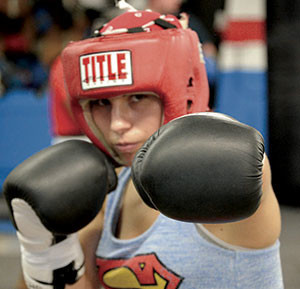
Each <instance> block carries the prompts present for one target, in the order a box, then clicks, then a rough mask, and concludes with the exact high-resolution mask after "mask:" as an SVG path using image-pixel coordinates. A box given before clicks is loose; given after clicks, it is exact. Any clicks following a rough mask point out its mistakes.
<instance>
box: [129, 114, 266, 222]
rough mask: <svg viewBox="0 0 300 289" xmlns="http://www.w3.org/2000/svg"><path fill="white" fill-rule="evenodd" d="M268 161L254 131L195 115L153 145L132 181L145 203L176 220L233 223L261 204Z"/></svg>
mask: <svg viewBox="0 0 300 289" xmlns="http://www.w3.org/2000/svg"><path fill="white" fill-rule="evenodd" d="M263 159H264V142H263V138H262V136H261V134H260V133H259V132H258V131H257V130H255V129H254V128H252V127H250V126H248V125H245V124H242V123H240V122H238V121H236V120H233V119H232V118H230V117H228V116H226V115H223V114H220V113H197V114H189V115H186V116H183V117H180V118H177V119H174V120H172V121H170V122H169V123H167V124H166V125H164V126H162V127H161V128H160V129H159V130H158V131H157V132H156V133H155V134H153V135H152V137H150V138H149V139H148V140H147V142H146V143H145V144H144V145H143V146H142V147H141V149H140V150H139V151H138V153H137V154H136V156H135V158H134V161H133V164H132V177H133V182H134V184H135V186H136V188H137V191H138V192H139V194H140V195H141V197H142V199H143V200H144V202H145V203H146V204H148V205H149V206H150V207H152V208H156V209H157V210H159V211H160V212H161V213H163V214H164V215H166V216H168V217H170V218H173V219H177V220H180V221H188V222H198V223H222V222H233V221H239V220H241V219H245V218H247V217H249V216H251V215H252V214H253V213H254V212H255V211H256V209H257V208H258V206H259V204H260V199H261V195H262V190H261V186H262V167H263Z"/></svg>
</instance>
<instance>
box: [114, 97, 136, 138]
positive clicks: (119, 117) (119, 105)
mask: <svg viewBox="0 0 300 289" xmlns="http://www.w3.org/2000/svg"><path fill="white" fill-rule="evenodd" d="M131 125H132V123H131V121H130V109H129V107H128V104H127V103H126V102H125V101H123V100H122V99H118V100H116V101H114V102H112V108H111V123H110V126H111V130H112V131H114V132H116V133H118V134H121V133H124V132H125V131H127V130H128V129H130V128H131Z"/></svg>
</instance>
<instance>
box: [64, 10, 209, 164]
mask: <svg viewBox="0 0 300 289" xmlns="http://www.w3.org/2000/svg"><path fill="white" fill-rule="evenodd" d="M62 63H63V67H64V77H65V81H66V86H67V89H68V92H69V94H70V98H71V108H72V110H73V113H74V116H75V117H76V118H77V120H78V123H79V124H80V126H81V128H82V129H83V131H84V133H85V134H86V135H87V136H88V137H89V138H90V139H91V140H92V141H93V142H94V143H95V144H96V145H97V146H98V147H99V148H100V149H102V150H103V151H104V152H106V153H107V154H109V155H110V156H112V157H114V158H115V159H116V160H117V161H118V157H117V156H116V155H115V154H114V152H113V151H112V150H111V149H110V148H109V147H108V145H107V144H106V143H105V140H104V139H103V137H102V134H101V132H100V131H99V129H98V128H97V127H96V125H95V124H94V122H93V119H92V116H91V112H90V109H89V105H88V102H89V101H90V100H95V99H102V98H111V97H114V96H118V95H124V94H132V93H154V94H156V95H157V96H158V97H159V98H160V99H161V100H162V103H163V106H164V123H167V122H169V121H170V120H172V119H174V118H176V117H179V116H182V115H184V114H187V113H194V112H201V111H206V110H207V108H208V98H209V89H208V81H207V76H206V71H205V64H204V61H203V56H202V52H201V45H200V43H199V39H198V36H197V34H196V33H195V32H194V31H192V30H191V29H183V28H182V26H181V24H180V22H179V20H178V19H177V18H176V17H174V16H172V15H166V16H164V15H161V14H159V13H156V12H151V11H134V12H126V13H124V14H122V15H120V16H118V17H116V18H114V19H113V20H111V21H110V22H108V23H107V24H106V25H105V26H104V27H103V28H102V29H101V30H100V31H98V36H97V37H95V38H91V39H87V40H82V41H78V42H73V43H70V44H69V45H68V46H67V47H66V48H65V49H64V51H63V53H62Z"/></svg>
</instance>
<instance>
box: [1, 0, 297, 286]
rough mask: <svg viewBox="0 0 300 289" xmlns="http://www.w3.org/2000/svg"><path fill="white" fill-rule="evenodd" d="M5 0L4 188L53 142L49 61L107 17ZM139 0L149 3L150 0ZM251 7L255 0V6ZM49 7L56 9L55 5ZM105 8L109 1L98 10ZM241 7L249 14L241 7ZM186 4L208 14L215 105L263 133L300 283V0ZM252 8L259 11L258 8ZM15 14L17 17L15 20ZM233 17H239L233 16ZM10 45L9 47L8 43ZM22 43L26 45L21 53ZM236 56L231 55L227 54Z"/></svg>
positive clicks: (14, 275)
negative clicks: (250, 60)
mask: <svg viewBox="0 0 300 289" xmlns="http://www.w3.org/2000/svg"><path fill="white" fill-rule="evenodd" d="M6 2H10V3H16V1H15V0H1V4H0V80H1V81H0V93H1V96H0V190H1V186H2V184H3V181H4V179H5V177H6V176H7V174H8V173H9V171H10V170H12V169H13V167H15V166H16V165H17V164H18V163H20V162H21V161H22V160H24V159H25V158H27V157H29V156H30V155H31V154H33V153H35V152H37V151H39V150H40V149H42V148H45V147H47V146H49V145H50V143H51V132H50V129H49V115H48V90H47V77H48V74H47V72H48V68H49V66H50V65H51V61H52V60H53V59H54V57H55V55H57V53H59V51H60V49H61V48H62V47H63V46H64V45H65V43H66V42H67V41H68V40H70V39H73V40H76V39H79V38H81V37H82V35H83V34H84V33H86V31H85V29H86V28H87V27H89V26H90V24H91V21H93V20H94V19H95V18H96V17H99V15H100V16H101V17H103V12H102V15H101V13H99V11H98V13H96V12H97V11H96V12H95V11H93V9H89V10H88V12H87V10H86V11H85V12H87V13H86V14H84V13H83V11H84V9H83V7H82V3H84V0H82V1H77V2H80V3H81V6H80V5H77V6H76V5H75V6H76V7H72V9H74V10H72V11H73V12H74V15H76V19H72V17H71V16H70V13H68V11H66V10H65V9H64V10H60V8H61V7H62V3H63V2H68V1H56V0H55V1H53V0H51V1H50V0H35V1H20V2H23V4H22V5H24V7H23V8H22V9H21V10H22V13H23V15H22V17H23V18H22V19H18V17H15V16H14V12H13V4H11V7H10V13H11V14H9V15H5V9H4V8H3V7H4V6H5V3H6ZM25 2H28V3H29V2H30V3H31V4H32V3H34V4H35V5H34V9H35V10H34V11H33V10H27V8H28V7H27V8H26V4H24V3H25ZM50 2H51V3H50ZM69 2H72V1H69ZM73 2H74V3H75V2H76V1H73ZM100 2H101V3H102V2H103V3H104V4H103V5H107V6H109V7H111V6H112V5H113V3H112V2H113V1H109V0H107V1H99V3H100ZM128 2H130V1H128ZM132 2H136V3H137V2H139V5H141V2H143V1H132ZM49 3H50V4H49ZM132 4H133V5H134V3H132ZM49 5H50V6H49ZM243 5H244V7H242V6H243ZM249 5H250V6H251V5H252V6H251V7H252V8H253V7H254V6H255V5H257V6H256V8H255V7H254V8H253V9H252V8H251V7H250V6H249ZM47 6H48V7H52V8H51V9H50V10H51V11H49V10H47V9H46V7H47ZM100 6H101V5H100ZM100 6H99V7H100ZM103 7H106V6H102V8H101V7H100V8H99V9H103ZM245 7H246V8H245ZM257 7H260V9H259V10H257ZM239 8H241V11H242V12H241V14H238V11H239V10H238V9H239ZM3 9H4V10H3ZM183 9H184V10H185V11H187V12H189V11H193V13H194V14H196V15H197V16H198V17H199V18H200V19H201V20H202V22H203V24H204V25H205V27H206V28H207V30H208V31H209V32H210V34H211V36H212V38H213V40H214V42H215V45H216V47H217V48H218V51H219V54H218V55H217V59H216V60H217V63H218V64H219V68H220V69H219V71H218V73H217V75H216V80H215V83H214V85H213V86H212V87H211V89H212V91H211V92H212V96H213V99H214V102H213V103H212V106H213V109H214V110H216V111H220V112H225V113H228V114H230V115H232V116H234V117H236V118H237V119H239V120H240V121H243V122H245V123H248V124H250V125H253V126H254V127H256V128H257V129H259V130H260V131H261V133H262V134H263V136H264V137H265V140H266V150H267V152H268V155H269V158H270V163H271V167H272V173H273V178H272V180H273V186H274V190H275V192H276V195H277V197H278V199H279V202H280V206H281V210H282V234H281V238H280V241H281V254H282V267H283V276H284V283H285V287H286V289H299V288H300V223H299V220H300V197H299V190H300V178H299V175H300V130H299V127H300V97H299V96H300V77H299V75H300V56H299V51H300V38H299V33H300V21H299V19H300V0H272V1H271V0H268V1H267V0H251V1H248V0H214V1H210V0H201V1H200V0H199V1H192V0H188V1H185V2H184V4H183ZM53 11H54V12H53ZM58 11H62V12H60V13H58ZM233 11H234V13H237V14H234V13H233V14H234V15H235V16H236V15H239V16H241V15H242V16H243V17H245V18H244V19H243V17H239V18H238V21H240V22H242V24H243V25H240V26H239V27H240V28H239V29H238V30H236V29H235V28H234V27H235V26H234V22H235V21H232V22H233V23H231V24H232V25H227V28H228V27H231V28H232V30H230V29H229V28H228V30H226V29H225V32H224V30H223V31H220V30H219V29H220V27H223V28H224V23H226V21H228V19H229V21H230V17H228V15H229V16H230V15H231V14H230V13H232V12H233ZM243 11H248V14H247V13H245V12H243ZM249 11H250V12H251V11H252V12H253V13H254V14H253V15H250V14H251V13H250V12H249ZM33 12H34V20H35V24H36V23H38V25H37V28H38V29H35V30H36V31H35V37H36V38H34V39H32V37H33V35H32V34H31V33H30V30H32V29H31V27H32V26H31V25H33V24H32V22H31V21H32V20H33V19H32V17H28V18H29V19H26V21H24V16H28V14H30V13H33ZM224 12H225V13H224ZM256 12H258V14H255V13H256ZM83 14H84V17H83V16H82V15H83ZM108 14H109V13H108ZM53 15H55V17H54V16H53ZM14 17H15V18H14ZM9 18H11V19H13V20H14V21H12V22H7V21H9V20H11V19H9ZM232 19H233V20H236V19H234V16H233V18H232ZM232 19H231V20H232ZM74 20H76V21H74ZM7 23H13V25H10V24H9V25H8V24H7ZM227 24H228V23H227ZM240 24H241V23H240ZM20 27H25V29H20ZM225 27H226V25H225ZM243 29H245V30H243ZM31 32H32V31H31ZM248 33H249V34H248ZM24 35H25V37H24ZM26 37H27V42H26ZM28 39H31V41H32V43H30V42H28ZM34 41H35V42H36V45H35V46H33V42H34ZM257 43H259V45H258V46H257V45H256V44H257ZM235 44H236V45H235ZM248 46H249V47H248ZM5 47H10V48H11V51H5ZM41 47H47V50H46V49H41ZM228 47H229V48H230V49H232V47H233V50H232V51H233V52H228V50H226V49H228ZM237 47H238V48H237ZM257 47H260V48H259V51H260V52H259V53H258V57H261V59H260V61H261V62H259V63H256V64H257V66H254V64H252V66H251V65H250V66H249V64H247V63H246V61H245V60H244V59H243V57H245V56H246V58H247V57H248V56H249V53H250V52H249V51H250V50H248V52H246V53H245V51H247V50H245V49H244V48H247V49H248V48H249V49H251V48H254V50H253V51H254V52H253V53H256V52H257V51H258V50H257V49H258V48H257ZM16 51H17V52H18V53H13V52H16ZM224 51H225V53H223V52H224ZM230 53H233V54H230ZM232 56H233V60H234V61H233V62H232V60H231V61H229V60H228V58H229V57H232ZM262 56H264V57H265V58H264V59H263V58H262ZM222 57H225V60H224V59H222ZM226 57H227V59H226ZM7 60H9V61H7ZM237 62H239V63H237ZM237 83H242V84H243V85H237ZM20 274H21V267H20V253H19V247H18V243H17V240H16V236H15V230H14V228H13V226H12V224H11V222H10V220H9V214H8V210H7V206H6V204H5V202H4V200H3V196H2V195H1V193H0V289H14V288H16V286H17V281H18V280H19V276H20Z"/></svg>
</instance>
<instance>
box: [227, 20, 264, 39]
mask: <svg viewBox="0 0 300 289" xmlns="http://www.w3.org/2000/svg"><path fill="white" fill-rule="evenodd" d="M265 25H266V23H265V21H242V20H239V21H229V22H228V23H227V27H226V28H225V30H224V31H223V34H222V38H223V41H247V40H263V41H265V40H266V31H265V29H266V27H265Z"/></svg>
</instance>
